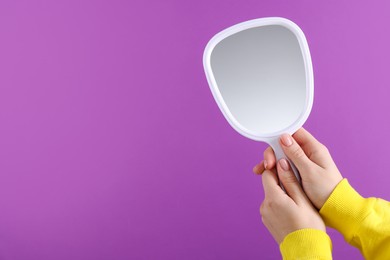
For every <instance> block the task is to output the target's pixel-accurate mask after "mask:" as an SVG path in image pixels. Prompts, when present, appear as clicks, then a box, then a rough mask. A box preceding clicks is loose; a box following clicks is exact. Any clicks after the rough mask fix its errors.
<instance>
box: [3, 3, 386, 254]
mask: <svg viewBox="0 0 390 260" xmlns="http://www.w3.org/2000/svg"><path fill="white" fill-rule="evenodd" d="M389 8H390V3H389V2H388V1H384V0H383V1H375V2H368V1H360V2H359V1H321V2H320V1H311V0H307V1H287V0H286V1H275V0H273V1H271V0H270V1H259V0H256V1H227V0H218V1H210V0H198V1H157V0H156V1H141V0H139V1H134V0H133V1H112V0H110V1H108V0H107V1H80V0H72V1H69V0H68V1H49V0H47V1H27V0H26V1H11V0H9V1H4V0H2V1H1V2H0V124H1V126H0V174H1V175H0V176H1V177H0V259H40V260H42V259H277V258H279V252H278V246H277V245H276V243H275V242H274V241H273V239H272V237H271V236H270V235H269V233H268V231H267V230H266V229H265V228H264V227H263V225H262V223H261V220H260V216H259V211H258V209H259V205H260V203H261V201H262V199H263V191H262V187H261V180H260V178H259V177H257V176H254V175H253V174H252V172H251V171H252V167H253V166H254V165H255V163H257V162H258V161H260V160H261V159H262V152H263V150H264V149H265V148H266V145H265V144H262V143H257V142H254V141H251V140H248V139H245V138H244V137H242V136H240V135H239V134H237V133H236V132H235V131H234V130H233V129H232V128H230V126H229V125H228V123H227V122H226V121H225V119H224V118H223V116H222V114H221V113H220V111H219V109H218V107H217V105H216V104H215V102H214V100H213V98H212V96H211V93H210V91H209V87H208V85H207V82H206V79H205V76H204V73H203V67H202V53H203V49H204V47H205V45H206V43H207V41H208V40H209V39H210V38H211V37H212V36H213V35H214V34H215V33H217V32H218V31H220V30H222V29H224V28H225V27H227V26H230V25H233V24H235V23H238V22H242V21H245V20H248V19H253V18H259V17H266V16H282V17H286V18H289V19H291V20H293V21H295V22H296V23H297V24H298V25H299V26H300V27H301V28H302V29H303V31H304V32H305V34H306V37H307V39H308V42H309V46H310V49H311V54H312V60H313V65H314V76H315V100H314V106H313V110H312V113H311V115H310V117H309V120H308V121H307V123H306V124H305V126H306V128H307V129H308V130H309V131H311V132H312V133H313V134H314V135H315V136H316V137H317V138H318V139H319V140H320V141H322V142H323V143H325V144H326V145H327V146H328V147H329V149H330V151H331V152H332V154H333V157H334V159H335V161H336V163H337V164H338V166H339V168H340V170H341V172H342V174H343V175H344V176H345V177H347V178H349V179H350V182H351V183H352V185H353V186H354V187H355V188H356V189H357V190H359V191H360V192H361V193H362V194H363V195H364V196H379V197H383V198H385V199H390V192H389V189H388V183H389V181H390V177H389V173H388V171H389V170H388V169H389V166H388V163H389V160H388V155H389V150H388V147H389V146H390V138H389V137H388V134H387V133H388V132H390V119H389V117H388V113H389V112H388V111H389V110H390V102H389V101H388V100H389V95H390V88H389V75H390V73H389V68H390V64H389V60H390V51H389V46H390V37H389V29H388V27H389V24H390V18H389V15H388V13H389ZM259 102H261V100H259ZM330 235H331V237H332V238H333V242H334V257H335V259H361V257H360V256H359V252H358V250H356V249H355V248H352V247H351V246H349V245H347V244H346V242H344V240H343V238H342V237H341V236H340V235H339V234H338V233H337V232H336V231H333V230H330Z"/></svg>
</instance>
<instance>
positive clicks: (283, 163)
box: [279, 159, 290, 171]
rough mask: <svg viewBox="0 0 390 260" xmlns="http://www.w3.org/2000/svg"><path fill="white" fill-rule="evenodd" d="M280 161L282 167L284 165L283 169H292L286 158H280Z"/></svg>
mask: <svg viewBox="0 0 390 260" xmlns="http://www.w3.org/2000/svg"><path fill="white" fill-rule="evenodd" d="M279 163H280V167H282V169H283V170H285V171H288V170H289V169H290V167H289V166H288V162H287V160H286V159H280V160H279Z"/></svg>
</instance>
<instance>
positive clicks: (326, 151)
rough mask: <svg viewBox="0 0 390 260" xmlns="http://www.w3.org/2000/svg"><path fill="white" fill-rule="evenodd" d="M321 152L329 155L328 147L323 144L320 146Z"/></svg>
mask: <svg viewBox="0 0 390 260" xmlns="http://www.w3.org/2000/svg"><path fill="white" fill-rule="evenodd" d="M320 151H321V152H323V153H329V149H328V147H326V146H325V145H323V144H321V145H320Z"/></svg>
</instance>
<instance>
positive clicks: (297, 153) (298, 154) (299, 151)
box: [291, 146, 305, 159]
mask: <svg viewBox="0 0 390 260" xmlns="http://www.w3.org/2000/svg"><path fill="white" fill-rule="evenodd" d="M291 155H292V156H293V157H294V158H297V159H301V158H303V156H305V153H304V152H303V150H302V149H301V147H299V146H296V147H294V148H292V151H291Z"/></svg>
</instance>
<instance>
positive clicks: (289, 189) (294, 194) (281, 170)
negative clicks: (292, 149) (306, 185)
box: [277, 159, 306, 204]
mask: <svg viewBox="0 0 390 260" xmlns="http://www.w3.org/2000/svg"><path fill="white" fill-rule="evenodd" d="M277 170H278V176H279V180H280V182H281V183H282V185H283V187H284V189H285V190H286V193H287V195H288V196H290V198H292V199H293V200H294V201H295V203H296V204H300V203H302V202H304V201H306V195H305V193H304V192H303V190H302V187H301V185H300V184H299V182H298V180H297V178H296V177H295V174H294V172H293V171H292V169H291V167H290V165H289V163H288V161H287V160H286V159H280V160H279V162H278V164H277Z"/></svg>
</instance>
